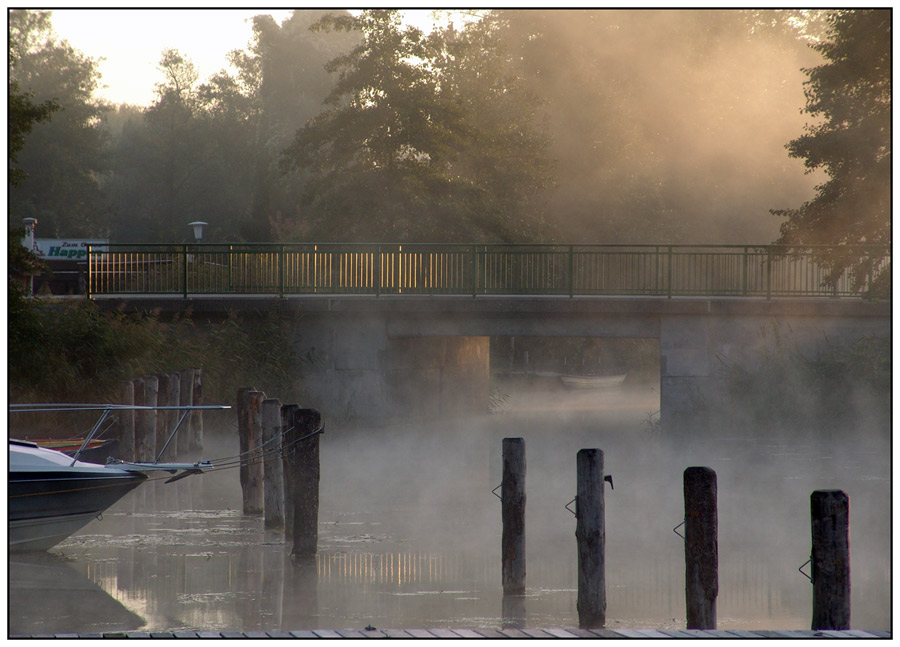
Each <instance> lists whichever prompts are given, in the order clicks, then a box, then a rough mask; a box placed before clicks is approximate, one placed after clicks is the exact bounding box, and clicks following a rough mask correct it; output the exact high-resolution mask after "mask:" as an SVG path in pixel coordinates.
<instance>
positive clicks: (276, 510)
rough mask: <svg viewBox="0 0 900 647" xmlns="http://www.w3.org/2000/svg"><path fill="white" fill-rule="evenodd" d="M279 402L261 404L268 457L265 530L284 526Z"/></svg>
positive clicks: (265, 481) (264, 495) (271, 400)
mask: <svg viewBox="0 0 900 647" xmlns="http://www.w3.org/2000/svg"><path fill="white" fill-rule="evenodd" d="M282 428H283V427H282V423H281V401H280V400H277V399H275V398H269V399H267V400H263V403H262V440H263V446H264V447H265V453H266V455H267V456H268V458H267V459H266V463H265V469H264V470H263V508H264V511H265V512H264V516H265V522H264V525H265V527H266V528H281V527H283V526H284V470H283V468H282V464H281V430H282Z"/></svg>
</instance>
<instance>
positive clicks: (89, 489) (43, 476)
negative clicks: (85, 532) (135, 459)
mask: <svg viewBox="0 0 900 647" xmlns="http://www.w3.org/2000/svg"><path fill="white" fill-rule="evenodd" d="M10 446H11V450H12V449H14V450H15V451H11V465H12V467H11V469H10V473H9V481H8V495H9V499H8V502H9V505H8V511H9V517H8V519H9V524H8V527H9V548H10V550H11V551H28V550H46V549H47V548H49V547H51V546H53V545H54V544H57V543H59V542H60V541H62V540H63V539H65V538H66V537H68V536H69V535H71V534H72V533H74V532H76V531H78V530H79V529H81V528H82V527H84V526H85V525H87V524H88V523H89V522H90V521H91V519H93V518H95V517H97V516H98V515H99V514H100V513H102V512H103V511H104V510H106V509H107V508H109V507H110V506H111V505H113V504H114V503H115V502H116V501H118V500H119V499H121V498H122V497H123V496H125V495H126V494H127V493H128V492H130V491H131V490H133V489H134V488H136V487H137V486H138V485H140V484H141V483H143V482H144V481H146V480H147V475H146V474H143V473H140V472H128V471H124V470H113V469H108V468H104V467H100V466H99V465H93V464H90V463H81V462H75V463H74V465H72V464H71V463H72V461H71V459H70V458H69V457H67V456H65V454H61V453H59V452H54V451H52V450H48V449H39V448H38V447H36V446H32V447H21V446H19V445H16V446H14V445H13V444H12V443H11V445H10ZM23 452H24V453H23ZM29 457H30V458H31V459H32V460H31V462H30V463H29V464H28V465H24V464H21V460H23V458H24V459H28V458H29Z"/></svg>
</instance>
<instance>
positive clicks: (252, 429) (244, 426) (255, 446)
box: [237, 388, 266, 514]
mask: <svg viewBox="0 0 900 647" xmlns="http://www.w3.org/2000/svg"><path fill="white" fill-rule="evenodd" d="M265 399H266V394H265V393H263V392H262V391H258V390H256V389H251V388H242V389H238V401H237V406H238V436H239V438H240V451H241V469H240V477H241V492H242V495H243V511H244V514H263V505H264V498H263V462H262V457H261V449H260V446H261V445H262V402H263V400H265Z"/></svg>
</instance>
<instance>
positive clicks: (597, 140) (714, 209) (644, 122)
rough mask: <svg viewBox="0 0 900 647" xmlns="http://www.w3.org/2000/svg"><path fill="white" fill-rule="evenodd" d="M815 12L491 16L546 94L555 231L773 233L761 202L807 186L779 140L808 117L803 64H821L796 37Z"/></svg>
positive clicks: (620, 236)
mask: <svg viewBox="0 0 900 647" xmlns="http://www.w3.org/2000/svg"><path fill="white" fill-rule="evenodd" d="M815 17H816V15H812V16H810V15H806V14H804V15H800V14H798V13H797V12H778V11H764V12H763V11H759V12H753V11H735V10H723V11H715V10H703V11H692V10H639V11H635V10H607V9H603V10H555V9H554V10H541V11H519V10H512V11H502V12H497V14H496V16H495V18H496V20H498V21H501V22H502V23H503V24H504V28H503V29H500V30H498V37H499V38H502V39H504V40H505V41H506V42H507V48H508V49H509V50H511V51H513V52H514V57H513V62H514V64H515V66H516V69H517V71H518V72H519V74H520V75H521V77H522V78H523V79H524V82H525V83H526V84H527V87H528V88H529V89H530V90H531V91H533V92H534V93H536V94H537V95H538V96H539V97H540V98H541V99H542V100H543V102H544V108H545V112H546V114H547V118H548V121H549V124H550V133H551V136H552V140H553V148H552V152H553V155H554V156H555V157H556V158H557V159H558V160H559V172H558V178H559V183H558V185H557V187H556V189H555V190H554V191H552V192H551V193H550V194H549V195H548V200H549V202H550V213H551V214H552V216H551V217H552V218H553V219H554V220H556V221H558V222H559V226H560V228H561V229H562V231H563V237H564V238H566V239H571V240H579V241H583V242H601V243H602V242H618V243H623V242H626V243H633V242H637V241H640V242H697V243H699V242H707V243H726V242H734V243H737V242H759V243H761V242H768V241H770V240H771V239H772V237H774V235H775V234H776V232H777V224H776V223H774V222H772V220H771V218H769V217H768V213H767V212H768V209H769V208H771V206H772V205H773V203H777V202H778V201H779V200H802V199H804V198H805V197H806V196H807V195H809V192H810V191H811V189H812V186H813V183H814V180H813V179H811V178H804V177H803V173H802V167H801V166H800V165H799V164H796V163H794V162H791V160H789V159H787V158H786V156H785V155H784V153H783V149H782V145H783V143H784V141H785V140H786V139H788V138H789V137H791V136H792V135H793V134H794V133H795V132H797V131H798V130H799V129H800V128H801V127H802V124H803V120H802V116H801V115H800V114H799V108H801V107H802V100H803V96H802V91H801V83H802V75H801V73H800V67H801V66H803V65H810V64H814V63H815V62H816V61H817V58H816V56H815V53H814V52H811V51H810V50H809V49H808V47H807V46H806V41H805V40H804V38H803V37H804V36H805V35H806V34H807V32H809V31H812V32H815V29H816V25H817V23H816V22H815V21H814V20H811V19H812V18H815ZM801 18H802V21H801V20H799V19H801ZM801 26H802V27H803V29H804V31H800V27H801Z"/></svg>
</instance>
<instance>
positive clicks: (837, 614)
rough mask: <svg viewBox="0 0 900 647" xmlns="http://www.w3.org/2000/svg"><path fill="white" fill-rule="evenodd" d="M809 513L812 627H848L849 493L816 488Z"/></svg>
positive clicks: (817, 628)
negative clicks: (810, 524) (810, 525)
mask: <svg viewBox="0 0 900 647" xmlns="http://www.w3.org/2000/svg"><path fill="white" fill-rule="evenodd" d="M810 512H811V517H812V555H811V562H812V569H811V572H812V576H811V578H810V579H811V580H812V585H813V613H812V627H811V628H812V629H814V630H823V629H838V630H841V629H850V497H848V496H847V495H846V494H845V493H844V492H842V491H841V490H816V491H815V492H813V493H812V496H811V497H810Z"/></svg>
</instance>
